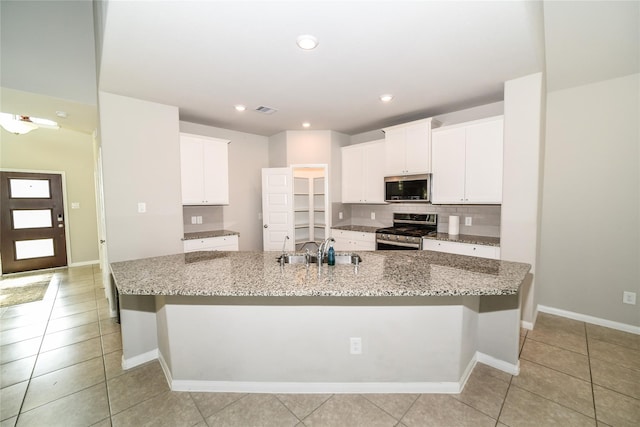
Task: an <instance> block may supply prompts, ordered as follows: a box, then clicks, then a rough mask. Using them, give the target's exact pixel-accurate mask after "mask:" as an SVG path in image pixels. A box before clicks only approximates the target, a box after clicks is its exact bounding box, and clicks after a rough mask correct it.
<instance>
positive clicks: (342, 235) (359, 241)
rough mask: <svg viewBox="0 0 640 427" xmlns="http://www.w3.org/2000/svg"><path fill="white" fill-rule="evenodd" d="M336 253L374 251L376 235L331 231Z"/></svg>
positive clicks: (333, 229)
mask: <svg viewBox="0 0 640 427" xmlns="http://www.w3.org/2000/svg"><path fill="white" fill-rule="evenodd" d="M331 237H333V238H334V239H335V243H334V244H333V247H334V249H335V250H336V251H375V250H376V233H363V232H360V231H348V230H338V229H335V228H332V229H331Z"/></svg>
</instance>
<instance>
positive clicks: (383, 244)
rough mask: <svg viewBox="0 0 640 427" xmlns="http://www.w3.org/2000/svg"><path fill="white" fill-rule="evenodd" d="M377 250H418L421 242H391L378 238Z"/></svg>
mask: <svg viewBox="0 0 640 427" xmlns="http://www.w3.org/2000/svg"><path fill="white" fill-rule="evenodd" d="M376 250H378V251H417V250H420V244H415V243H404V242H390V241H388V240H379V239H376Z"/></svg>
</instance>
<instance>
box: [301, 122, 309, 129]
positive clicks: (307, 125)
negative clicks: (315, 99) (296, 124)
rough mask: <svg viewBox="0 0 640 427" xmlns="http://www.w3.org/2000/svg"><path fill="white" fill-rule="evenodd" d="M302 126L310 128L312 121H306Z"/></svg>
mask: <svg viewBox="0 0 640 427" xmlns="http://www.w3.org/2000/svg"><path fill="white" fill-rule="evenodd" d="M302 127H303V128H309V127H311V123H309V122H304V123H302Z"/></svg>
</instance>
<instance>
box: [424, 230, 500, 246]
mask: <svg viewBox="0 0 640 427" xmlns="http://www.w3.org/2000/svg"><path fill="white" fill-rule="evenodd" d="M423 239H431V240H444V241H447V242H458V243H469V244H472V245H485V246H500V238H499V237H486V236H472V235H469V234H459V235H457V236H454V235H451V234H448V233H438V234H436V235H435V236H425V237H423Z"/></svg>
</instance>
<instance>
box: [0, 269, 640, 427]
mask: <svg viewBox="0 0 640 427" xmlns="http://www.w3.org/2000/svg"><path fill="white" fill-rule="evenodd" d="M106 307H107V301H106V299H105V298H104V290H103V288H102V285H101V280H100V274H99V271H98V269H97V267H95V266H89V267H80V268H71V269H63V270H57V271H56V272H55V274H54V275H53V279H52V283H51V285H50V286H49V291H48V292H47V295H46V296H45V299H44V300H43V301H41V302H36V303H30V304H23V305H20V306H13V307H7V308H2V309H0V345H1V347H0V362H1V365H0V367H1V371H0V374H1V377H0V382H1V387H2V390H1V394H0V427H5V426H14V425H17V426H65V427H68V426H75V425H77V426H92V425H93V426H110V425H113V426H143V425H148V426H199V427H200V426H243V427H244V426H367V427H368V426H402V427H412V426H485V425H486V426H505V425H506V426H554V425H557V426H596V425H599V426H607V425H609V426H639V425H640V336H638V335H632V334H628V333H624V332H620V331H616V330H612V329H607V328H603V327H600V326H594V325H590V324H585V323H583V322H578V321H575V320H570V319H565V318H562V317H556V316H551V315H547V314H540V315H539V317H538V321H537V324H536V328H535V330H533V331H529V332H526V331H524V330H523V331H522V336H521V373H520V375H519V376H511V375H508V374H505V373H504V372H501V371H498V370H495V369H493V368H490V367H488V366H486V365H482V364H478V365H477V366H476V367H475V369H474V371H473V373H472V375H471V377H470V379H469V381H468V382H467V385H466V387H465V389H464V391H463V392H462V393H461V394H459V395H436V394H421V395H418V394H365V395H356V394H334V395H330V394H326V395H317V394H311V395H288V394H283V395H279V394H276V395H274V394H239V393H238V394H236V393H186V392H172V391H170V390H169V388H168V386H167V383H166V381H165V379H164V376H163V374H162V371H161V369H160V366H159V364H158V363H157V362H153V363H149V364H146V365H144V366H140V367H137V368H134V369H131V370H129V371H122V369H121V368H120V360H121V355H122V352H121V340H120V327H119V325H118V324H116V323H115V322H114V321H113V319H111V318H109V313H108V310H107V308H106Z"/></svg>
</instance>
